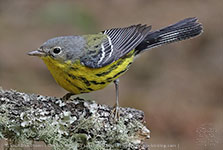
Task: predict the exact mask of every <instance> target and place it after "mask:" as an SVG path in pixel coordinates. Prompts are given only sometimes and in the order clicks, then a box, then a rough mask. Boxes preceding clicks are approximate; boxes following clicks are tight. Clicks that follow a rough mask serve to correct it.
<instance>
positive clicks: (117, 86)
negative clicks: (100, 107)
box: [112, 79, 120, 120]
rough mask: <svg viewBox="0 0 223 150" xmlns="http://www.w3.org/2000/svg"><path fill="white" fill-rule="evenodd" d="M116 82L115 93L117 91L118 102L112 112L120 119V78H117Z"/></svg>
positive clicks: (115, 117)
mask: <svg viewBox="0 0 223 150" xmlns="http://www.w3.org/2000/svg"><path fill="white" fill-rule="evenodd" d="M114 84H115V93H116V103H115V105H114V107H113V110H112V112H113V113H114V119H115V120H118V119H119V116H120V114H119V101H118V100H119V90H118V88H119V79H116V80H115V81H114Z"/></svg>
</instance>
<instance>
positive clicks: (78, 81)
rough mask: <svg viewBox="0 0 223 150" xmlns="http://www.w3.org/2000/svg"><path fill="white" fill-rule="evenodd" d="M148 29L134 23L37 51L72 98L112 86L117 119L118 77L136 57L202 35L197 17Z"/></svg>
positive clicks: (62, 39) (55, 41)
mask: <svg viewBox="0 0 223 150" xmlns="http://www.w3.org/2000/svg"><path fill="white" fill-rule="evenodd" d="M151 28H152V27H151V26H147V25H142V24H137V25H131V26H128V27H123V28H112V29H108V30H104V31H102V32H99V33H97V34H88V35H71V36H60V37H54V38H51V39H49V40H47V41H46V42H45V43H43V44H42V45H41V46H40V47H39V48H38V49H37V50H34V51H30V52H28V55H30V56H39V57H40V58H41V59H42V60H43V61H44V63H45V64H46V66H47V67H48V70H49V71H50V73H51V74H52V76H53V78H54V79H55V81H56V82H57V83H58V84H59V85H60V86H61V87H63V88H64V89H66V90H67V91H69V93H67V94H66V95H64V96H63V99H64V100H68V99H70V97H71V96H72V95H77V94H82V93H89V92H92V91H96V90H100V89H103V88H105V87H106V86H107V85H108V84H110V83H111V82H113V83H114V85H115V91H116V102H115V105H114V107H113V108H114V109H113V112H114V117H115V118H118V116H119V77H120V76H122V75H123V74H124V73H125V72H126V71H127V70H128V69H129V68H130V66H131V64H132V63H133V61H134V59H135V58H136V56H138V55H139V54H142V53H143V52H145V51H147V50H150V49H152V48H155V47H158V46H161V45H165V44H169V43H173V42H177V41H182V40H186V39H190V38H193V37H196V36H198V35H200V34H201V33H202V32H203V27H202V24H201V23H199V22H198V19H197V18H196V17H191V18H186V19H183V20H181V21H178V22H177V23H175V24H172V25H169V26H167V27H164V28H161V29H159V30H155V31H151Z"/></svg>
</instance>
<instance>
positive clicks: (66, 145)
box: [0, 89, 150, 150]
mask: <svg viewBox="0 0 223 150" xmlns="http://www.w3.org/2000/svg"><path fill="white" fill-rule="evenodd" d="M111 110H112V108H111V107H109V106H106V105H99V104H97V103H95V102H94V101H86V100H84V99H81V98H75V99H72V100H71V101H66V102H64V101H62V99H61V98H56V97H47V96H41V95H35V94H25V93H20V92H16V91H13V90H10V91H4V90H2V89H0V139H1V138H6V139H8V140H9V141H11V142H12V143H13V144H21V143H23V144H31V141H44V142H45V143H46V144H49V145H51V146H52V147H53V148H54V149H58V150H63V149H64V150H67V149H73V150H76V149H78V150H106V149H109V150H111V149H116V150H117V149H122V150H123V149H129V150H135V149H148V146H147V145H146V144H145V139H148V138H149V134H150V132H149V130H148V129H147V128H146V127H145V126H144V113H143V112H142V111H139V110H135V109H131V108H121V113H120V119H119V120H118V121H117V122H116V121H114V120H113V117H112V115H111Z"/></svg>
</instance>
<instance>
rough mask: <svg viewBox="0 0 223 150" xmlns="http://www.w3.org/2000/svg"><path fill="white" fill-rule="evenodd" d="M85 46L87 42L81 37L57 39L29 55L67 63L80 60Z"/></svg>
mask: <svg viewBox="0 0 223 150" xmlns="http://www.w3.org/2000/svg"><path fill="white" fill-rule="evenodd" d="M84 44H85V41H84V39H83V38H82V37H80V36H62V37H56V38H52V39H49V40H48V41H46V42H45V43H43V44H42V45H41V46H40V47H39V48H38V49H37V50H34V51H30V52H28V55H30V56H39V57H41V58H42V59H47V58H50V59H54V60H59V61H62V62H65V61H67V60H75V59H76V58H79V57H80V56H81V55H82V53H83V45H84Z"/></svg>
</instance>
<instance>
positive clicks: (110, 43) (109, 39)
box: [107, 36, 113, 59]
mask: <svg viewBox="0 0 223 150" xmlns="http://www.w3.org/2000/svg"><path fill="white" fill-rule="evenodd" d="M107 38H108V42H109V45H110V46H111V52H110V54H109V57H108V58H110V57H111V55H112V52H113V44H112V41H111V38H110V37H109V36H107ZM108 58H107V59H108Z"/></svg>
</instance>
